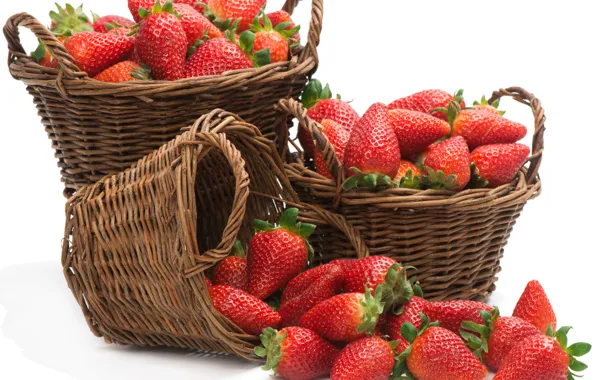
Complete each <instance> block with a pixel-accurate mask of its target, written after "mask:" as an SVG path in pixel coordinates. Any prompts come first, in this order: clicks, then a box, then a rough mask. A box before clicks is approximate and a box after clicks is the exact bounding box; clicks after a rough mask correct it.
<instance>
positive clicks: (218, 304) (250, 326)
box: [209, 285, 281, 335]
mask: <svg viewBox="0 0 596 380" xmlns="http://www.w3.org/2000/svg"><path fill="white" fill-rule="evenodd" d="M209 294H210V295H211V303H212V304H213V307H214V308H215V310H217V311H218V312H219V313H221V314H222V315H223V316H224V317H226V318H228V319H229V320H230V321H232V322H233V323H234V324H235V325H236V326H238V327H239V328H240V329H242V331H244V332H246V333H247V334H253V335H258V334H260V333H261V331H262V330H263V329H264V328H267V327H273V328H277V327H278V326H279V323H280V322H281V317H280V315H279V313H278V312H277V311H275V310H273V309H272V308H271V307H270V306H269V305H267V304H266V303H265V302H263V301H261V300H260V299H258V298H256V297H254V296H252V295H250V294H248V293H246V292H245V291H244V290H241V289H236V288H233V287H231V286H227V285H214V286H212V287H210V288H209Z"/></svg>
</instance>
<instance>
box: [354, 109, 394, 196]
mask: <svg viewBox="0 0 596 380" xmlns="http://www.w3.org/2000/svg"><path fill="white" fill-rule="evenodd" d="M400 159H401V156H400V152H399V141H398V140H397V136H396V135H395V131H394V130H393V128H392V127H391V118H390V117H389V112H388V109H387V106H385V105H384V104H382V103H376V104H373V105H372V106H371V107H370V108H369V109H368V111H366V113H365V114H364V115H363V116H362V118H361V119H360V120H359V121H358V123H357V124H356V125H355V126H354V128H353V130H352V134H351V135H350V141H348V145H347V146H346V150H345V153H344V168H345V172H346V177H348V179H347V180H346V182H345V183H344V184H343V188H344V189H345V190H350V189H353V188H355V187H358V186H361V185H364V186H367V187H369V188H375V187H376V186H377V185H390V184H392V180H393V178H395V176H396V175H397V170H398V169H399V162H400Z"/></svg>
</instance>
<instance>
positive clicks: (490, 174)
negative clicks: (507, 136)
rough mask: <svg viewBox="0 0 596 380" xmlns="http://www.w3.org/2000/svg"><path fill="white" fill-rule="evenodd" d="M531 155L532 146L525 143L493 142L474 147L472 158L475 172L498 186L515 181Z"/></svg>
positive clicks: (490, 184)
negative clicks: (529, 146)
mask: <svg viewBox="0 0 596 380" xmlns="http://www.w3.org/2000/svg"><path fill="white" fill-rule="evenodd" d="M529 155H530V148H528V147H527V146H525V145H523V144H493V145H483V146H479V147H478V148H476V149H474V151H473V152H472V156H471V159H472V162H474V164H475V166H476V173H475V174H476V175H478V176H479V177H480V178H482V179H484V180H486V181H487V182H488V186H489V187H498V186H501V185H505V184H507V183H509V182H511V181H513V179H514V178H515V176H516V175H517V173H518V172H519V169H520V168H521V167H522V165H523V164H524V162H526V159H527V158H528V156H529Z"/></svg>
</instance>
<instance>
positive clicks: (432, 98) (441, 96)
mask: <svg viewBox="0 0 596 380" xmlns="http://www.w3.org/2000/svg"><path fill="white" fill-rule="evenodd" d="M463 95H464V90H459V91H458V92H457V93H455V95H451V94H449V93H448V92H445V91H443V90H425V91H420V92H417V93H415V94H412V95H410V96H406V97H405V98H401V99H397V100H395V101H394V102H392V103H390V104H389V106H388V107H389V109H392V110H394V109H402V110H410V111H418V112H423V113H427V114H430V115H432V116H434V117H438V118H439V119H443V120H447V116H446V115H445V114H444V113H441V112H437V111H435V109H436V108H447V107H449V103H450V102H451V101H456V102H457V103H458V104H460V106H461V108H464V107H465V106H466V103H465V102H464V98H463Z"/></svg>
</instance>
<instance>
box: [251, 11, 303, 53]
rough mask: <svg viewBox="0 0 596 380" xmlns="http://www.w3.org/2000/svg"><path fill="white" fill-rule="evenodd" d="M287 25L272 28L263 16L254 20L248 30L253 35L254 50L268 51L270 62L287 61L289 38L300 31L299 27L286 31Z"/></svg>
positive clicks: (268, 20)
mask: <svg viewBox="0 0 596 380" xmlns="http://www.w3.org/2000/svg"><path fill="white" fill-rule="evenodd" d="M288 25H289V23H287V22H286V23H281V24H279V25H277V26H275V27H274V26H273V24H272V23H271V20H270V19H269V17H267V15H265V14H263V16H262V17H261V19H260V20H257V19H255V21H254V22H253V23H252V24H251V26H250V30H251V31H252V32H253V33H255V41H254V50H255V51H259V50H264V49H269V53H270V55H271V62H272V63H275V62H283V61H287V60H288V56H289V54H290V38H291V37H292V36H293V35H294V34H295V33H297V32H298V31H299V30H300V26H295V27H294V28H292V29H289V30H286V27H287V26H288Z"/></svg>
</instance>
